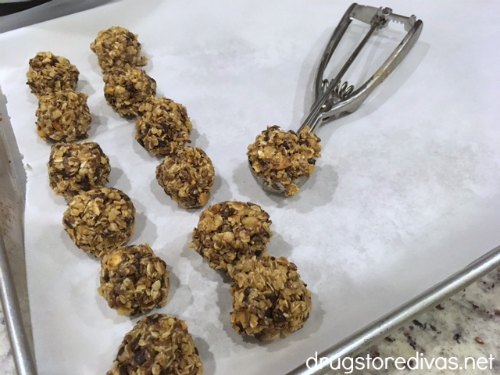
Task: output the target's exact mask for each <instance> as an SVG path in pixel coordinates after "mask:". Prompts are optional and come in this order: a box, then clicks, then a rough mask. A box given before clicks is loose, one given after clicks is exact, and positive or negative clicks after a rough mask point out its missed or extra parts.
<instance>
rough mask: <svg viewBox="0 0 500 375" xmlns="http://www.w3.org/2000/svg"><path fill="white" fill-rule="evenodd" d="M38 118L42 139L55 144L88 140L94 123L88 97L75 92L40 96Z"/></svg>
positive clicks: (66, 91) (60, 92) (69, 91)
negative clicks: (88, 134) (91, 124)
mask: <svg viewBox="0 0 500 375" xmlns="http://www.w3.org/2000/svg"><path fill="white" fill-rule="evenodd" d="M36 117H37V120H36V129H37V132H38V135H39V136H40V138H42V139H45V140H47V141H53V142H74V141H77V140H79V139H83V138H86V137H87V132H88V131H89V129H90V122H91V121H92V117H91V115H90V111H89V107H88V106H87V95H85V94H83V93H81V92H75V91H73V90H62V91H56V92H54V93H50V94H46V95H42V96H40V97H39V101H38V109H37V111H36Z"/></svg>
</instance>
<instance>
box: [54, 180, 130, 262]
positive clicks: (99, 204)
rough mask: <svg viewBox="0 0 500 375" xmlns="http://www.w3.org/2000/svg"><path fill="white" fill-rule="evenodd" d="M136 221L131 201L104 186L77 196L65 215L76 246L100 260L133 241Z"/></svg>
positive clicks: (67, 230) (64, 222)
mask: <svg viewBox="0 0 500 375" xmlns="http://www.w3.org/2000/svg"><path fill="white" fill-rule="evenodd" d="M134 220H135V208H134V205H133V204H132V201H131V200H130V198H129V197H128V196H127V195H126V194H125V193H123V192H122V191H120V190H118V189H113V188H107V187H102V188H97V189H93V190H89V191H86V192H83V193H80V194H78V195H75V196H74V197H73V198H72V199H71V200H70V201H69V204H68V208H67V209H66V211H65V212H64V217H63V225H64V230H65V231H66V232H67V233H68V235H69V236H70V238H71V239H72V240H73V242H74V243H75V245H76V246H78V247H79V248H80V249H82V250H83V251H85V252H86V253H88V254H90V255H93V256H96V257H99V258H101V257H102V256H103V255H104V254H106V253H107V252H109V251H110V250H111V249H113V248H115V247H118V246H122V245H124V244H125V243H126V242H127V241H128V240H129V239H130V237H131V236H132V232H133V230H134Z"/></svg>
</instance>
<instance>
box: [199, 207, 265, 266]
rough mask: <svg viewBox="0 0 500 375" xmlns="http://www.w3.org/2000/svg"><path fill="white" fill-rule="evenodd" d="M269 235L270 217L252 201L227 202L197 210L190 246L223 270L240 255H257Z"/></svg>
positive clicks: (243, 256) (212, 264)
mask: <svg viewBox="0 0 500 375" xmlns="http://www.w3.org/2000/svg"><path fill="white" fill-rule="evenodd" d="M270 238H271V220H270V219H269V214H268V213H267V212H266V211H264V210H263V209H262V208H261V207H260V206H259V205H257V204H254V203H250V202H248V203H245V202H238V201H228V202H222V203H218V204H215V205H213V206H211V207H208V208H207V209H206V210H204V211H203V212H202V213H201V215H200V220H199V222H198V226H197V227H196V228H195V229H194V231H193V241H192V243H191V245H190V246H191V247H192V248H194V249H195V250H196V251H197V252H198V253H199V254H200V255H201V256H202V257H203V258H205V259H206V260H207V261H208V264H209V265H210V267H212V268H214V269H216V270H222V271H227V268H228V266H229V265H235V264H236V263H237V262H238V261H240V260H241V259H242V258H245V257H252V256H261V255H262V254H263V253H264V252H265V251H266V244H267V243H268V242H269V239H270Z"/></svg>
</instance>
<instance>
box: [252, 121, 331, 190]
mask: <svg viewBox="0 0 500 375" xmlns="http://www.w3.org/2000/svg"><path fill="white" fill-rule="evenodd" d="M320 151H321V145H320V139H319V138H318V136H316V135H315V134H314V133H312V132H310V131H309V129H308V128H307V127H306V128H304V129H303V130H302V131H301V132H299V133H296V132H294V131H283V130H281V129H280V128H279V127H278V126H271V127H268V128H267V129H266V130H264V131H263V132H262V133H260V134H259V135H258V136H257V138H256V139H255V142H254V143H253V144H251V145H250V146H248V152H247V155H248V161H249V162H250V167H251V168H252V170H253V172H254V173H255V174H256V175H257V176H259V177H261V178H262V179H263V181H264V183H265V184H266V185H268V186H270V187H272V188H273V189H278V190H281V189H283V192H284V195H285V196H287V197H291V196H293V195H296V194H297V193H298V192H299V190H300V189H299V186H298V185H297V184H296V183H295V182H294V181H295V180H296V179H299V178H302V177H309V176H310V175H311V174H312V172H313V171H314V165H315V164H316V159H317V158H319V157H320Z"/></svg>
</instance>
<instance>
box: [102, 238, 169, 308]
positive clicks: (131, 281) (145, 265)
mask: <svg viewBox="0 0 500 375" xmlns="http://www.w3.org/2000/svg"><path fill="white" fill-rule="evenodd" d="M169 286H170V275H169V272H168V271H167V265H166V263H165V262H164V261H163V260H162V259H161V258H159V257H158V256H156V255H155V254H154V253H153V250H152V249H151V247H150V246H149V245H147V244H145V245H134V246H126V247H118V248H116V249H114V250H111V251H109V252H108V253H106V254H105V255H104V256H103V258H102V261H101V277H100V286H99V294H100V295H101V296H102V297H104V299H105V300H106V301H107V302H108V305H109V307H111V308H113V309H116V310H117V311H118V313H119V314H120V315H136V314H139V313H145V312H149V311H151V310H152V309H154V308H155V307H161V306H163V305H165V303H166V302H167V296H168V289H169Z"/></svg>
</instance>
